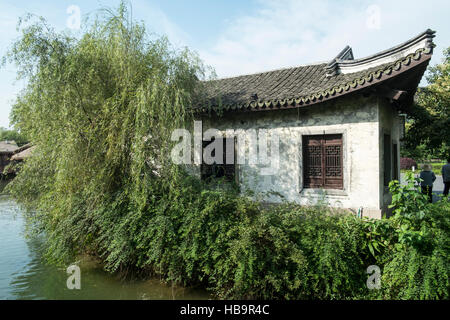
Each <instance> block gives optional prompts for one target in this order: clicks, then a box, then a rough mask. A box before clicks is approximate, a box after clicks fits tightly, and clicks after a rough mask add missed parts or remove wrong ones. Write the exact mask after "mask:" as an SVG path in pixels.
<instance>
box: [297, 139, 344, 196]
mask: <svg viewBox="0 0 450 320" xmlns="http://www.w3.org/2000/svg"><path fill="white" fill-rule="evenodd" d="M302 153H303V187H304V188H307V189H319V188H320V189H334V190H343V189H344V168H343V160H344V159H343V154H344V148H343V134H322V135H304V136H303V137H302Z"/></svg>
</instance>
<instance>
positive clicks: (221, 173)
mask: <svg viewBox="0 0 450 320" xmlns="http://www.w3.org/2000/svg"><path fill="white" fill-rule="evenodd" d="M221 140H222V141H223V163H222V164H217V163H213V164H206V163H204V161H203V150H204V149H205V148H206V147H207V146H208V145H209V144H211V143H212V142H213V141H214V139H213V140H211V141H205V140H203V141H202V164H201V169H200V171H201V179H202V180H206V181H208V180H211V179H221V178H224V179H225V180H226V181H230V182H233V181H234V182H236V183H237V172H236V171H237V167H236V158H237V157H236V138H235V137H233V138H221ZM229 140H232V141H233V142H232V145H233V153H234V155H233V163H227V162H226V159H227V153H229V152H230V151H229V150H228V151H227V145H228V144H229Z"/></svg>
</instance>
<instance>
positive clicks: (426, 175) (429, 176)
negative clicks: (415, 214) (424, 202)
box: [420, 164, 436, 203]
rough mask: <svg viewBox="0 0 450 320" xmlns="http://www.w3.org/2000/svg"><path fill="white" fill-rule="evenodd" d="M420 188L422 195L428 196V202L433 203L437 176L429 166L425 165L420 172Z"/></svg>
mask: <svg viewBox="0 0 450 320" xmlns="http://www.w3.org/2000/svg"><path fill="white" fill-rule="evenodd" d="M420 179H422V181H421V182H420V186H421V189H422V193H423V194H426V195H428V200H429V201H430V203H433V194H432V192H433V182H434V181H435V180H436V175H435V174H434V172H433V171H431V166H430V165H429V164H424V165H423V170H422V171H421V172H420Z"/></svg>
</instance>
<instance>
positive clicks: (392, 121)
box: [378, 98, 402, 214]
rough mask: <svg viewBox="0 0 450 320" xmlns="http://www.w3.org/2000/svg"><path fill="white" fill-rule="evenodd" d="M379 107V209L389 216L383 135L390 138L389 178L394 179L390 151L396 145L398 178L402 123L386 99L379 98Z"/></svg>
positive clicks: (389, 196)
mask: <svg viewBox="0 0 450 320" xmlns="http://www.w3.org/2000/svg"><path fill="white" fill-rule="evenodd" d="M378 105H379V129H380V145H379V152H380V181H381V183H380V188H379V189H380V190H379V192H380V195H381V197H380V208H382V210H383V212H385V213H387V214H389V213H390V210H389V209H388V205H389V204H390V203H391V200H392V196H391V194H390V193H389V188H388V187H385V186H384V183H383V179H384V170H385V167H384V161H383V159H384V147H383V145H384V135H385V134H389V135H390V136H391V141H390V145H391V148H390V152H391V162H392V164H391V168H390V169H391V171H390V175H391V177H394V175H395V173H394V159H395V157H394V155H393V154H392V153H393V150H392V145H393V144H394V143H395V144H397V168H398V170H397V175H398V177H400V135H401V126H402V121H401V118H400V116H399V115H398V112H397V110H396V109H395V108H394V107H393V106H392V105H390V104H389V102H388V101H387V100H386V99H382V98H380V99H379V101H378Z"/></svg>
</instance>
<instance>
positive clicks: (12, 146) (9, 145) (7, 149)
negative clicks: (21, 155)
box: [0, 140, 19, 153]
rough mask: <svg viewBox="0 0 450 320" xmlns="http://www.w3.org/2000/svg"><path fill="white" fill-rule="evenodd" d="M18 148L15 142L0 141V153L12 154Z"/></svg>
mask: <svg viewBox="0 0 450 320" xmlns="http://www.w3.org/2000/svg"><path fill="white" fill-rule="evenodd" d="M18 148H19V147H18V146H17V144H16V142H15V141H12V140H9V141H0V152H1V153H13V152H14V151H15V150H17V149H18Z"/></svg>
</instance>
